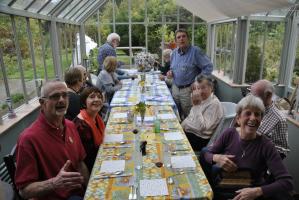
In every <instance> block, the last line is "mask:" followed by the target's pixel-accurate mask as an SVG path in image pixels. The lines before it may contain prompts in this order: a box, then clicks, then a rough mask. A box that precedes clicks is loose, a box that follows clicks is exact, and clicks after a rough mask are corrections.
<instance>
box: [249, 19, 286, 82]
mask: <svg viewBox="0 0 299 200" xmlns="http://www.w3.org/2000/svg"><path fill="white" fill-rule="evenodd" d="M284 28H285V26H284V22H264V21H262V22H261V21H251V23H250V30H249V43H248V52H247V68H246V75H245V81H246V82H247V83H252V82H255V81H257V80H259V79H261V78H262V79H263V78H264V79H267V80H269V81H272V82H276V81H277V77H278V73H279V66H280V57H281V51H282V42H283V36H284Z"/></svg>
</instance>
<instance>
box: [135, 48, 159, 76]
mask: <svg viewBox="0 0 299 200" xmlns="http://www.w3.org/2000/svg"><path fill="white" fill-rule="evenodd" d="M154 63H155V57H154V55H153V54H150V53H145V52H140V53H137V54H136V57H135V64H136V66H137V67H138V71H139V72H148V71H150V70H151V69H152V68H153V66H154Z"/></svg>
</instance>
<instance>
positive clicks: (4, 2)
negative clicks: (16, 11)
mask: <svg viewBox="0 0 299 200" xmlns="http://www.w3.org/2000/svg"><path fill="white" fill-rule="evenodd" d="M11 1H12V0H2V1H0V5H5V6H7V4H9V2H11Z"/></svg>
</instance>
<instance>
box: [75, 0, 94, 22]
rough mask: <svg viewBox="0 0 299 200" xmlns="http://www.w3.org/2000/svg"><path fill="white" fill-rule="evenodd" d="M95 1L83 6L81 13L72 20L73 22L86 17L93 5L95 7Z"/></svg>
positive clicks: (91, 0)
mask: <svg viewBox="0 0 299 200" xmlns="http://www.w3.org/2000/svg"><path fill="white" fill-rule="evenodd" d="M95 2H96V1H94V0H89V2H87V3H86V4H85V5H84V6H82V8H81V9H80V12H77V13H76V14H75V15H74V16H73V17H72V18H71V20H76V19H77V18H78V17H79V16H82V14H83V15H85V14H86V13H87V12H88V11H89V10H90V9H91V8H92V6H91V5H95Z"/></svg>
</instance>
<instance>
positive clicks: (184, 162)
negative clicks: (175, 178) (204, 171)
mask: <svg viewBox="0 0 299 200" xmlns="http://www.w3.org/2000/svg"><path fill="white" fill-rule="evenodd" d="M170 160H171V165H172V167H173V168H188V167H193V168H194V167H196V164H195V162H194V160H193V159H192V155H184V156H171V158H170Z"/></svg>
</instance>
